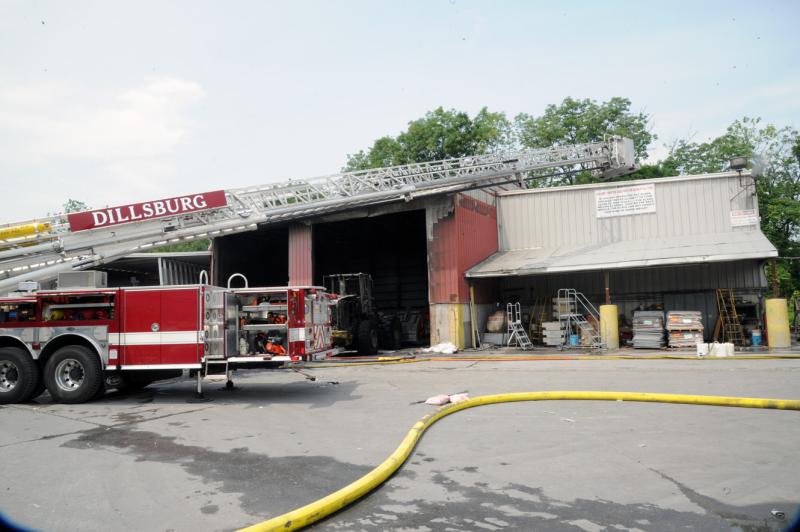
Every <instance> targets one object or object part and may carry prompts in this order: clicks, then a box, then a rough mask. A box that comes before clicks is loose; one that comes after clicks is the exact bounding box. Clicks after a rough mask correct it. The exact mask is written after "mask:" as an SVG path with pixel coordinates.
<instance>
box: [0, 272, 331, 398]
mask: <svg viewBox="0 0 800 532" xmlns="http://www.w3.org/2000/svg"><path fill="white" fill-rule="evenodd" d="M329 301H330V300H329V296H328V294H327V293H326V292H325V290H324V288H321V287H314V286H300V287H266V288H242V289H226V288H220V287H216V286H211V285H208V284H197V285H182V286H155V287H131V288H96V287H89V288H63V289H58V290H42V291H31V292H27V293H16V294H14V295H11V296H9V297H3V298H0V403H2V404H7V403H17V402H22V401H27V400H30V399H32V398H35V397H37V396H39V395H40V394H41V393H42V392H43V391H44V390H45V389H47V390H48V391H49V392H50V395H51V396H52V397H53V400H54V401H58V402H64V403H80V402H84V401H88V400H90V399H92V398H94V397H96V396H98V395H101V394H102V393H103V392H104V391H105V389H106V388H107V387H114V388H116V387H120V386H125V385H127V386H131V387H143V386H146V385H148V384H150V383H151V382H153V381H156V380H160V379H165V378H172V377H177V376H180V375H181V374H182V373H183V371H184V370H193V371H194V372H195V373H196V375H197V386H198V395H202V378H203V376H205V375H208V374H209V373H224V374H226V375H227V377H228V381H229V383H230V382H231V381H230V375H231V373H230V372H231V371H233V370H236V369H242V368H270V369H282V368H291V367H294V366H296V365H299V364H302V363H303V362H306V361H309V360H320V359H324V358H326V357H328V356H330V355H331V354H332V346H331V339H330V326H331V325H330V303H329Z"/></svg>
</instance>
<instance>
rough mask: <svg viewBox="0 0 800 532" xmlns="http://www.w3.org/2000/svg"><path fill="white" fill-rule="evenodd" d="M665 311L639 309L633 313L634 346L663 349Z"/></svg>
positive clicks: (637, 347)
mask: <svg viewBox="0 0 800 532" xmlns="http://www.w3.org/2000/svg"><path fill="white" fill-rule="evenodd" d="M664 345H666V344H665V341H664V313H663V312H661V311H656V310H637V311H635V312H634V313H633V348H634V349H661V348H662V347H664Z"/></svg>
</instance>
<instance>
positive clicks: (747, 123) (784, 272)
mask: <svg viewBox="0 0 800 532" xmlns="http://www.w3.org/2000/svg"><path fill="white" fill-rule="evenodd" d="M740 156H741V157H748V158H750V159H752V160H754V161H755V164H756V166H760V167H761V169H760V174H761V175H760V176H759V177H758V178H757V179H756V190H757V192H758V206H759V211H760V213H761V230H762V231H763V232H764V234H765V235H766V236H767V238H769V240H770V241H771V242H772V243H773V245H774V246H775V247H776V248H777V249H778V253H779V255H780V256H781V257H798V256H800V134H798V131H797V130H796V129H794V128H791V127H782V128H779V127H776V126H774V125H772V124H762V122H761V119H759V118H747V117H745V118H742V119H741V120H736V121H735V122H734V123H733V124H731V125H730V126H729V127H728V129H727V130H726V131H725V134H723V135H721V136H719V137H717V138H715V139H713V140H711V141H709V142H703V143H696V142H690V141H687V140H683V141H679V142H677V143H676V144H675V146H674V147H673V149H672V150H671V152H670V154H669V156H668V157H667V158H666V159H665V160H664V162H663V165H664V166H665V167H666V168H672V169H675V170H676V171H677V172H678V173H680V174H701V173H709V172H721V171H724V170H726V169H728V167H729V163H730V160H731V159H732V158H733V157H740ZM779 281H780V286H781V291H782V292H783V293H785V294H787V295H789V294H791V293H792V292H793V291H794V290H797V289H800V261H797V260H783V261H779Z"/></svg>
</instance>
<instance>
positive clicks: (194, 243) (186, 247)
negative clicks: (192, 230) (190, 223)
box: [148, 238, 211, 253]
mask: <svg viewBox="0 0 800 532" xmlns="http://www.w3.org/2000/svg"><path fill="white" fill-rule="evenodd" d="M210 245H211V240H209V239H207V238H201V239H199V240H189V241H187V242H178V243H176V244H167V245H166V246H161V247H157V248H151V249H149V250H148V252H149V253H173V252H178V251H184V252H185V251H208V247H209V246H210Z"/></svg>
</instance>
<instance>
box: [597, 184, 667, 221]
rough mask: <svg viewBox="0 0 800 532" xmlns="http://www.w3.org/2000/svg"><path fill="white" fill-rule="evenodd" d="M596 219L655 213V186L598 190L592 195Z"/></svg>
mask: <svg viewBox="0 0 800 532" xmlns="http://www.w3.org/2000/svg"><path fill="white" fill-rule="evenodd" d="M594 201H595V210H596V212H597V217H598V218H610V217H612V216H628V215H631V214H646V213H649V212H656V186H655V185H654V184H650V185H636V186H630V187H618V188H612V189H608V190H598V191H595V193H594Z"/></svg>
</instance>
